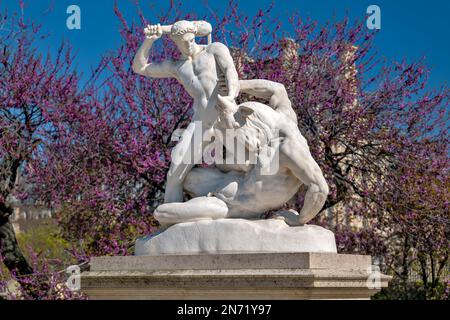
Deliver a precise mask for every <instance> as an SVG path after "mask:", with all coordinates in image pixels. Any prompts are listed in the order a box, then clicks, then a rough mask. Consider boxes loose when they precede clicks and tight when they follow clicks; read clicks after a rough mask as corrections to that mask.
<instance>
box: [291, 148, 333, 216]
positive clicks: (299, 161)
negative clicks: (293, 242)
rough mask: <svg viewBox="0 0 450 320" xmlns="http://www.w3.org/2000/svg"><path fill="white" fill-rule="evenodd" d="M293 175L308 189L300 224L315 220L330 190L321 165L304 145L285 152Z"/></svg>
mask: <svg viewBox="0 0 450 320" xmlns="http://www.w3.org/2000/svg"><path fill="white" fill-rule="evenodd" d="M283 152H284V154H285V155H287V157H284V160H285V161H286V162H287V165H288V167H289V169H291V171H292V173H293V174H294V175H295V176H296V177H297V178H298V179H299V180H300V181H301V182H302V183H303V184H305V185H306V186H307V187H308V190H307V192H306V194H305V201H304V204H303V208H302V210H301V211H300V215H299V224H305V223H307V222H308V221H310V220H311V219H313V218H314V217H315V216H316V215H317V214H318V213H319V212H320V210H321V209H322V207H323V205H324V204H325V201H326V200H327V196H328V192H329V188H328V184H327V182H326V180H325V178H324V176H323V174H322V170H320V167H319V165H318V164H317V162H316V161H315V160H314V159H313V157H312V156H311V153H310V152H309V149H308V148H306V147H305V146H303V145H302V144H297V143H294V144H290V145H288V146H287V147H285V148H284V150H283Z"/></svg>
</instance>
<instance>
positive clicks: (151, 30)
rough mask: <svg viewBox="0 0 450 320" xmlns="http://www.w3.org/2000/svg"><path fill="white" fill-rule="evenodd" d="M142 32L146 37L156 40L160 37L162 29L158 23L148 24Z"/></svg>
mask: <svg viewBox="0 0 450 320" xmlns="http://www.w3.org/2000/svg"><path fill="white" fill-rule="evenodd" d="M144 34H145V36H146V37H147V39H150V40H157V39H159V38H161V36H162V34H163V31H162V28H161V25H160V24H159V23H158V24H153V25H150V24H149V25H148V26H147V27H146V28H144Z"/></svg>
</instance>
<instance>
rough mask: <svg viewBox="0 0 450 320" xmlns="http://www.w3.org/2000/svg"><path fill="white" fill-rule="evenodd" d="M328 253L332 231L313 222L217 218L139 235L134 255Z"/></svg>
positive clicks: (333, 248)
mask: <svg viewBox="0 0 450 320" xmlns="http://www.w3.org/2000/svg"><path fill="white" fill-rule="evenodd" d="M257 252H330V253H336V252H337V251H336V241H335V238H334V234H333V232H331V231H329V230H327V229H324V228H322V227H319V226H315V225H305V226H301V227H290V226H288V225H287V224H286V223H285V222H284V220H280V219H267V220H246V219H218V220H202V221H196V222H185V223H178V224H176V225H173V226H171V227H170V228H168V229H167V230H165V231H164V232H162V233H160V234H157V235H154V236H153V235H152V236H147V237H142V238H139V239H138V240H137V241H136V246H135V255H137V256H141V255H160V254H197V253H257Z"/></svg>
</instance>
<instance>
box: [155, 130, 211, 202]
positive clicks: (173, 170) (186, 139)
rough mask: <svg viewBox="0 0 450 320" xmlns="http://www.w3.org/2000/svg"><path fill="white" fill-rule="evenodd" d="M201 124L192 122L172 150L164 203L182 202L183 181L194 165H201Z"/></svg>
mask: <svg viewBox="0 0 450 320" xmlns="http://www.w3.org/2000/svg"><path fill="white" fill-rule="evenodd" d="M202 132H203V129H202V127H201V123H199V122H192V123H190V124H189V126H188V127H187V128H186V130H184V132H183V134H182V136H181V140H180V141H179V142H178V144H177V145H176V146H175V147H174V148H173V150H172V162H171V164H170V169H169V172H168V174H167V182H166V189H165V193H164V203H171V202H183V181H184V179H185V178H186V176H187V174H188V173H189V171H190V170H191V169H192V168H193V167H194V165H195V164H197V163H199V162H200V163H201V156H202Z"/></svg>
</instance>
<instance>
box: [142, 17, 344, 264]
mask: <svg viewBox="0 0 450 320" xmlns="http://www.w3.org/2000/svg"><path fill="white" fill-rule="evenodd" d="M211 30H212V29H211V25H210V24H209V23H207V22H204V21H178V22H176V23H174V24H173V25H171V26H160V25H159V24H158V25H152V26H147V28H145V30H144V33H145V35H146V40H145V41H144V43H143V44H142V46H141V47H140V49H139V50H138V52H137V54H136V57H135V59H134V62H133V70H134V71H135V72H136V73H138V74H140V75H143V76H146V77H154V78H163V77H174V78H176V79H177V80H178V81H179V82H180V83H181V84H182V85H183V86H184V88H185V90H186V91H187V92H188V93H189V94H190V95H191V96H192V97H193V99H194V103H193V109H194V116H193V120H192V122H191V124H190V125H189V126H188V128H187V129H186V130H185V131H184V132H183V134H182V136H181V141H179V142H178V144H177V146H176V147H175V148H174V150H173V151H172V163H171V167H170V170H169V173H168V177H167V183H166V193H165V199H164V204H162V205H160V206H158V207H157V208H156V210H155V212H154V217H155V218H156V219H157V220H158V221H159V222H160V223H161V225H162V226H163V228H161V230H160V232H159V233H156V234H152V235H149V236H146V237H142V238H139V239H138V240H137V241H136V246H135V254H136V255H147V254H150V255H154V254H156V255H159V254H184V253H188V254H192V253H218V252H225V253H226V252H242V251H245V252H336V244H335V241H334V235H333V233H332V232H330V231H328V230H325V229H323V228H321V227H319V226H313V225H305V224H306V223H307V222H308V221H310V220H311V219H313V218H314V217H315V216H316V215H317V214H318V213H319V211H320V210H321V209H322V207H323V205H324V203H325V201H326V198H327V195H328V192H329V190H328V185H327V183H326V181H325V178H324V176H323V174H322V171H321V169H320V168H319V166H318V164H317V163H316V162H315V161H314V159H313V158H312V156H311V153H310V150H309V147H308V144H307V141H306V140H305V138H304V137H303V136H302V134H301V133H300V131H299V129H298V125H297V116H296V114H295V112H294V110H293V109H292V107H291V101H290V100H289V97H288V95H287V92H286V89H285V87H284V86H283V85H282V84H280V83H276V82H272V81H268V80H262V79H256V80H239V79H238V74H237V72H236V68H235V66H234V63H233V59H232V57H231V55H230V53H229V50H228V48H227V47H226V46H225V45H223V44H221V43H218V42H214V43H211V37H210V34H211ZM164 33H166V34H169V35H170V37H171V39H172V40H173V41H174V42H175V44H176V46H177V47H178V49H179V50H180V52H181V54H182V56H181V59H180V60H177V61H172V60H167V61H164V62H161V63H153V62H148V58H149V50H150V48H151V47H152V45H153V43H154V41H155V40H157V39H159V38H160V37H161V36H162V35H163V34H164ZM196 36H208V37H209V39H208V40H209V41H208V45H199V44H196V43H195V37H196ZM239 93H245V94H248V95H249V96H251V97H254V98H255V100H261V101H265V102H266V103H267V104H264V103H261V102H256V101H247V102H244V103H241V104H240V105H237V104H236V102H235V99H236V98H237V97H238V95H239ZM199 132H200V137H201V139H200V141H198V140H197V134H198V133H199ZM230 132H231V134H230ZM205 137H206V138H205ZM213 138H214V139H213ZM211 141H214V143H213V144H211V143H210V142H211ZM231 142H233V143H231ZM234 142H236V143H237V145H236V146H235V145H234ZM211 145H215V146H217V145H218V147H217V148H216V149H214V152H212V153H213V154H214V160H215V161H214V162H213V163H212V164H211V165H210V166H209V167H204V166H195V165H196V164H198V162H197V161H198V157H200V158H202V157H204V156H205V154H207V153H208V152H209V151H210V150H209V149H208V148H209V147H210V146H211ZM188 149H190V150H192V149H193V150H194V152H193V155H190V153H186V152H185V151H186V150H188ZM223 151H225V154H223ZM186 154H188V156H187V155H186ZM192 156H193V157H192ZM224 158H225V160H226V161H222V160H224ZM229 159H231V160H232V161H231V162H230V161H228V160H229ZM302 185H305V186H306V187H307V191H306V194H305V201H304V205H303V207H302V209H301V211H300V213H297V212H296V211H295V210H284V209H281V208H283V207H284V205H285V204H286V203H287V202H289V200H290V199H292V198H293V197H295V195H296V194H297V192H298V190H299V188H300V186H302ZM184 193H186V194H188V195H189V196H190V197H191V199H190V200H188V201H186V202H183V200H184V198H183V195H184ZM277 210H278V211H277ZM269 211H275V214H274V216H273V217H275V218H276V219H261V216H262V215H263V214H266V213H268V212H269ZM169 226H170V228H168V227H169Z"/></svg>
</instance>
